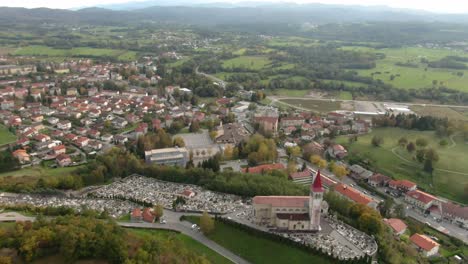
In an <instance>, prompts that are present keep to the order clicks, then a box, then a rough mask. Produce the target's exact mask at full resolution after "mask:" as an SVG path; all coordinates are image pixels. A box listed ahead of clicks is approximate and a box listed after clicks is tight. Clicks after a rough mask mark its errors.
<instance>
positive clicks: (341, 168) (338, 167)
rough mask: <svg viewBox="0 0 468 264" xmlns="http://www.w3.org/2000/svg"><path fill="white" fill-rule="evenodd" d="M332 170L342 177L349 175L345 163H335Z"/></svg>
mask: <svg viewBox="0 0 468 264" xmlns="http://www.w3.org/2000/svg"><path fill="white" fill-rule="evenodd" d="M332 172H333V174H335V175H336V177H338V178H340V179H343V177H344V176H346V175H348V170H347V169H346V167H345V166H343V165H334V166H333V168H332Z"/></svg>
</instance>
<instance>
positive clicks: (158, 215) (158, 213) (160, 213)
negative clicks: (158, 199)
mask: <svg viewBox="0 0 468 264" xmlns="http://www.w3.org/2000/svg"><path fill="white" fill-rule="evenodd" d="M163 214H164V207H163V206H162V204H157V205H156V206H155V207H154V208H153V215H154V217H156V219H159V218H161V217H162V216H163Z"/></svg>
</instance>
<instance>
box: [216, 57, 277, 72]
mask: <svg viewBox="0 0 468 264" xmlns="http://www.w3.org/2000/svg"><path fill="white" fill-rule="evenodd" d="M270 63H271V61H270V60H269V59H268V58H267V57H263V56H240V57H237V58H233V59H229V60H225V61H224V62H223V67H227V68H231V67H232V68H234V67H244V68H247V69H252V70H261V69H263V68H265V67H266V66H267V65H269V64H270Z"/></svg>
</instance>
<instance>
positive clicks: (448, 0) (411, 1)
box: [0, 0, 468, 13]
mask: <svg viewBox="0 0 468 264" xmlns="http://www.w3.org/2000/svg"><path fill="white" fill-rule="evenodd" d="M138 1H146V0H0V6H12V7H26V8H36V7H49V8H76V7H83V6H94V5H96V4H99V5H103V4H111V3H125V2H138ZM168 1H170V0H165V2H168ZM250 1H255V2H296V3H325V4H345V5H364V6H372V5H385V6H389V7H396V8H410V9H420V10H426V11H431V12H436V13H468V1H466V0H444V1H441V0H250ZM155 2H157V0H155ZM201 2H242V0H202V1H201Z"/></svg>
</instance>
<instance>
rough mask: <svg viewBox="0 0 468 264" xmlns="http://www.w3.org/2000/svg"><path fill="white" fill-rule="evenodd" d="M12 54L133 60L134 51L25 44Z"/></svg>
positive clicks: (134, 56)
mask: <svg viewBox="0 0 468 264" xmlns="http://www.w3.org/2000/svg"><path fill="white" fill-rule="evenodd" d="M13 55H18V56H48V57H114V58H116V59H119V60H135V59H136V55H137V54H136V52H133V51H126V50H116V49H97V48H84V47H82V48H71V49H55V48H50V47H47V46H26V47H21V48H18V49H17V50H16V51H15V52H14V53H13Z"/></svg>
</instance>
